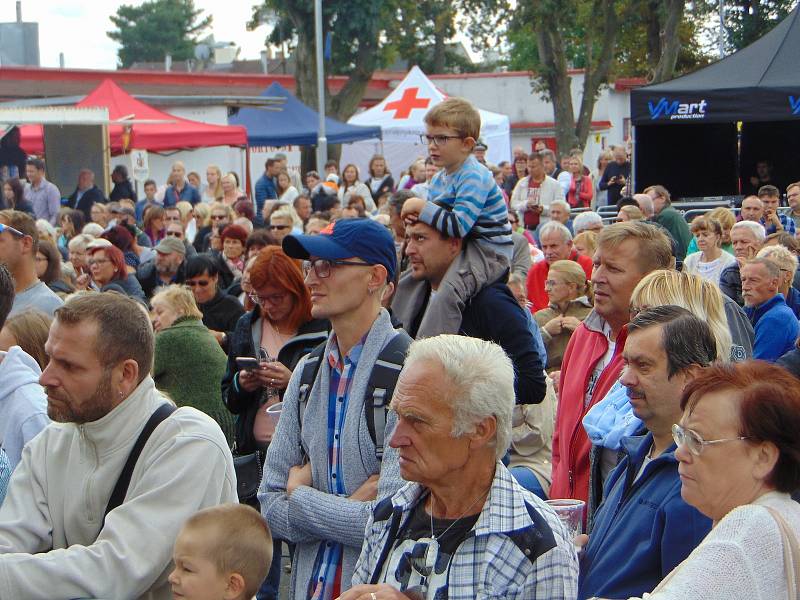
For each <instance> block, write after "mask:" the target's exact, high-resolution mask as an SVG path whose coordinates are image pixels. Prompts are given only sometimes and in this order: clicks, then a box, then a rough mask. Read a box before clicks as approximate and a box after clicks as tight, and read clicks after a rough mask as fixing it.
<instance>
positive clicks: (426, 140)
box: [419, 134, 464, 146]
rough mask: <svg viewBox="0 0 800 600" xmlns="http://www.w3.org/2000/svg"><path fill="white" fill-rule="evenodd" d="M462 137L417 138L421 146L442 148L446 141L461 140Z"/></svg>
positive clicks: (437, 136) (423, 136)
mask: <svg viewBox="0 0 800 600" xmlns="http://www.w3.org/2000/svg"><path fill="white" fill-rule="evenodd" d="M463 139H464V137H463V136H460V135H424V134H423V135H421V136H419V140H420V141H421V142H422V143H423V144H428V145H431V144H433V145H434V146H444V145H445V144H446V143H447V140H463Z"/></svg>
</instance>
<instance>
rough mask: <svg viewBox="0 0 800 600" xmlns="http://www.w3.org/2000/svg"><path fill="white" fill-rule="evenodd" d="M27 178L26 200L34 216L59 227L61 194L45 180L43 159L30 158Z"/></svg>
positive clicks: (26, 173) (26, 169)
mask: <svg viewBox="0 0 800 600" xmlns="http://www.w3.org/2000/svg"><path fill="white" fill-rule="evenodd" d="M25 176H26V177H27V178H28V181H29V183H28V185H26V186H25V200H27V201H28V202H30V203H31V206H32V207H33V214H34V216H35V217H36V218H37V219H45V220H47V221H49V222H50V224H51V225H54V226H58V209H59V208H61V192H60V191H59V190H58V188H57V187H56V186H55V185H54V184H52V183H50V182H49V181H47V179H45V178H44V161H43V160H42V159H41V158H29V159H28V163H27V165H26V166H25ZM34 254H35V252H34Z"/></svg>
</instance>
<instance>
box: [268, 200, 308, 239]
mask: <svg viewBox="0 0 800 600" xmlns="http://www.w3.org/2000/svg"><path fill="white" fill-rule="evenodd" d="M267 229H268V230H269V232H270V233H271V234H272V237H274V238H275V242H276V243H277V244H278V245H280V244H281V242H283V238H285V237H286V236H287V235H289V234H292V233H301V232H302V231H303V220H302V219H301V218H300V217H299V216H298V214H297V211H295V209H294V208H292V207H291V206H282V207H281V208H279V209H278V210H276V211H275V212H273V213H272V214H271V215H270V216H269V225H267Z"/></svg>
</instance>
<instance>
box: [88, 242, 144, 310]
mask: <svg viewBox="0 0 800 600" xmlns="http://www.w3.org/2000/svg"><path fill="white" fill-rule="evenodd" d="M104 241H105V240H104ZM95 243H96V242H95ZM87 253H88V255H89V260H87V261H86V262H87V263H88V265H89V274H88V275H82V276H80V277H78V281H77V287H78V289H82V290H87V289H96V290H99V291H101V292H110V291H115V292H119V293H121V294H125V295H126V296H130V297H131V298H133V299H134V300H139V301H140V302H142V303H143V304H146V303H147V301H146V300H145V296H144V291H142V286H141V285H139V281H138V280H137V279H136V276H135V275H133V274H131V273H128V269H127V268H126V266H125V255H124V254H122V250H120V249H119V248H117V247H116V246H113V245H112V244H111V242H108V245H107V246H106V245H103V246H95V247H93V248H89V249H88V252H87Z"/></svg>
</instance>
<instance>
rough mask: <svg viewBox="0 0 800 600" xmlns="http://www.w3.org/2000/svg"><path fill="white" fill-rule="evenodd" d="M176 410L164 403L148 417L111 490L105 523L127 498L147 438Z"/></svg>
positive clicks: (104, 516) (104, 518)
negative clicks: (109, 514)
mask: <svg viewBox="0 0 800 600" xmlns="http://www.w3.org/2000/svg"><path fill="white" fill-rule="evenodd" d="M175 410H177V409H176V407H175V406H173V405H172V404H162V405H161V406H159V407H158V408H157V409H156V410H155V412H153V414H152V415H150V418H149V419H147V423H145V424H144V428H143V429H142V431H141V433H139V437H138V439H137V440H136V443H135V444H134V445H133V448H131V453H130V454H129V455H128V460H127V461H125V466H124V467H122V471H121V472H120V474H119V479H117V483H116V485H115V486H114V490H113V491H112V492H111V497H110V498H109V499H108V504H107V505H106V512H105V513H104V514H103V523H105V520H106V517H107V516H108V513H110V512H111V511H112V510H114V509H115V508H117V507H118V506H120V505H122V501H123V500H125V494H127V493H128V486H129V485H130V484H131V476H132V475H133V469H134V467H135V466H136V461H138V460H139V455H140V454H141V453H142V450H143V449H144V445H145V444H146V443H147V440H148V439H150V436H151V435H152V433H153V432H154V431H155V430H156V427H158V426H159V425H161V423H162V422H163V421H164V420H165V419H166V418H167V417H168V416H170V415H171V414H172V413H174V412H175Z"/></svg>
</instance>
